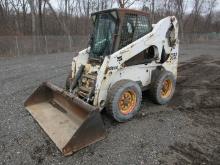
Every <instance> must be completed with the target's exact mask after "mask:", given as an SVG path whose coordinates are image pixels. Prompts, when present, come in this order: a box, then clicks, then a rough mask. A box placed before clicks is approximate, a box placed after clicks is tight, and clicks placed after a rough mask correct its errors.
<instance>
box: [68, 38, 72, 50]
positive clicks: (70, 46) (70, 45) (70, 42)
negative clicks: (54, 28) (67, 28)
mask: <svg viewBox="0 0 220 165" xmlns="http://www.w3.org/2000/svg"><path fill="white" fill-rule="evenodd" d="M68 39H69V48H70V52H72V38H71V36H70V35H68Z"/></svg>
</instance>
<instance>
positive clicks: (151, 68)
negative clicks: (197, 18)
mask: <svg viewBox="0 0 220 165" xmlns="http://www.w3.org/2000/svg"><path fill="white" fill-rule="evenodd" d="M91 19H92V21H93V25H94V29H93V31H92V33H91V36H90V41H89V47H88V48H87V49H85V50H83V51H81V52H79V54H78V56H76V57H74V58H73V61H72V69H71V72H70V74H69V76H68V78H67V80H66V87H65V89H62V88H59V87H57V86H55V85H53V84H51V83H49V82H45V83H43V84H42V85H41V86H40V87H39V88H38V89H36V91H35V92H34V93H33V94H32V95H31V96H30V97H29V98H28V99H27V101H26V102H25V107H26V109H27V110H28V111H29V112H30V113H31V115H32V116H33V117H34V119H35V120H36V121H37V122H38V123H39V125H40V126H41V127H42V128H43V129H44V131H45V132H46V133H47V134H48V135H49V137H50V138H51V139H52V140H53V142H54V143H55V144H56V146H57V147H58V148H59V149H60V150H61V152H62V153H63V154H64V155H70V154H72V153H74V152H76V151H78V150H79V149H81V148H83V147H86V146H88V145H89V144H92V143H94V142H96V141H99V140H101V139H103V138H105V135H106V134H105V129H104V125H103V122H102V119H101V115H100V111H102V110H103V109H104V108H105V109H106V111H107V112H108V113H109V114H110V115H111V116H112V117H113V118H114V119H115V120H117V121H118V122H125V121H127V120H129V119H131V118H132V117H133V116H134V115H136V114H137V112H138V111H139V110H140V105H141V101H142V91H143V90H148V91H149V92H148V93H149V96H150V97H151V98H152V99H153V101H154V102H155V103H158V104H166V103H167V102H168V101H170V99H171V98H172V96H173V93H174V90H175V84H176V77H177V64H178V51H179V40H178V23H177V19H176V18H175V17H174V16H170V17H166V18H164V19H162V20H160V21H159V22H158V23H157V24H154V25H151V24H150V23H149V19H148V14H147V13H145V12H142V11H136V10H131V9H110V10H104V11H100V12H96V13H93V14H92V15H91Z"/></svg>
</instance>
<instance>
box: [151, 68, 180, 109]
mask: <svg viewBox="0 0 220 165" xmlns="http://www.w3.org/2000/svg"><path fill="white" fill-rule="evenodd" d="M165 81H169V83H171V87H170V88H169V89H170V90H168V93H167V95H163V94H164V93H163V86H164V82H165ZM175 87H176V79H175V77H174V75H173V74H172V73H171V72H168V71H165V70H163V71H159V73H157V74H156V75H155V77H154V78H153V79H152V83H151V87H150V90H149V92H150V96H151V99H152V101H154V102H155V103H157V104H160V105H163V104H166V103H168V102H169V101H170V100H171V99H172V97H173V94H174V91H175Z"/></svg>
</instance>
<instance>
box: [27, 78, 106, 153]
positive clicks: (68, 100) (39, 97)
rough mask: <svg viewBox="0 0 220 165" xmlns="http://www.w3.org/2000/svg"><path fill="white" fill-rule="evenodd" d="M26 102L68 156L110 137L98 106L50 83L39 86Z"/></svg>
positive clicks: (36, 118)
mask: <svg viewBox="0 0 220 165" xmlns="http://www.w3.org/2000/svg"><path fill="white" fill-rule="evenodd" d="M24 105H25V108H26V109H27V110H28V111H29V112H30V114H31V115H32V116H33V118H34V119H35V120H36V121H37V122H38V124H39V125H40V126H41V127H42V128H43V130H44V131H45V132H46V133H47V134H48V136H49V137H50V138H51V139H52V141H53V142H54V143H55V144H56V146H57V147H58V148H59V150H60V151H61V152H62V153H63V154H64V155H70V154H72V153H74V152H76V151H78V150H80V149H82V148H84V147H86V146H88V145H90V144H92V143H95V142H97V141H99V140H102V139H104V138H105V136H106V133H105V129H104V124H103V121H102V118H101V115H100V112H99V110H98V109H96V108H95V107H94V106H91V105H89V104H88V103H86V102H84V101H83V100H81V99H79V98H77V97H75V96H73V95H72V94H71V93H69V92H67V91H65V90H63V89H61V88H59V87H57V86H55V85H53V84H51V83H49V82H46V83H43V84H42V85H41V86H40V87H39V88H38V89H36V91H35V92H34V93H33V94H32V95H31V96H30V97H29V98H28V99H27V100H26V101H25V103H24Z"/></svg>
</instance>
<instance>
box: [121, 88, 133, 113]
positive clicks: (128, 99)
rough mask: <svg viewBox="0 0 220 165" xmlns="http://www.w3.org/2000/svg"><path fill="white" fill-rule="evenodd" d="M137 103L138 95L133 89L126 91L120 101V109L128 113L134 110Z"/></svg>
mask: <svg viewBox="0 0 220 165" xmlns="http://www.w3.org/2000/svg"><path fill="white" fill-rule="evenodd" d="M136 103H137V96H136V93H135V92H134V91H133V90H129V91H125V92H124V93H123V94H122V95H121V98H120V99H119V102H118V107H119V110H120V112H121V113H122V114H124V115H127V114H129V113H130V112H132V111H133V110H134V107H135V105H136Z"/></svg>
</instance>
